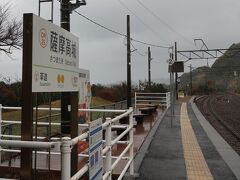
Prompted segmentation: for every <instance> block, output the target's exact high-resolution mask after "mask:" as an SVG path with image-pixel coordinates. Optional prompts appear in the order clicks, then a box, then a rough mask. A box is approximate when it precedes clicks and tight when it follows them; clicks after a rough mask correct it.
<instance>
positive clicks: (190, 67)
mask: <svg viewBox="0 0 240 180" xmlns="http://www.w3.org/2000/svg"><path fill="white" fill-rule="evenodd" d="M189 67H190V94H191V96H192V65H191V64H190V66H189Z"/></svg>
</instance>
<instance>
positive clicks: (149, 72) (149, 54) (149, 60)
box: [148, 47, 152, 88]
mask: <svg viewBox="0 0 240 180" xmlns="http://www.w3.org/2000/svg"><path fill="white" fill-rule="evenodd" d="M151 60H152V59H151V50H150V47H148V87H149V88H150V87H151Z"/></svg>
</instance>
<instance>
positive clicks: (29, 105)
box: [20, 14, 34, 180]
mask: <svg viewBox="0 0 240 180" xmlns="http://www.w3.org/2000/svg"><path fill="white" fill-rule="evenodd" d="M32 23H33V16H32V15H31V14H24V16H23V24H24V25H23V37H24V38H23V68H22V99H23V100H22V113H21V122H22V125H21V140H22V141H32V140H33V138H32V137H33V97H34V95H33V93H32V44H33V42H32V39H33V33H32V32H33V24H32ZM20 179H21V180H31V179H32V149H31V148H24V147H22V148H21V170H20Z"/></svg>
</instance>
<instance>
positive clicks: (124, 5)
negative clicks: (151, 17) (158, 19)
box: [117, 0, 169, 44]
mask: <svg viewBox="0 0 240 180" xmlns="http://www.w3.org/2000/svg"><path fill="white" fill-rule="evenodd" d="M117 1H118V2H119V3H120V4H121V5H122V6H123V7H124V8H125V9H127V10H128V11H129V12H130V13H131V14H132V15H133V16H135V17H136V18H137V19H138V20H139V21H140V22H141V23H142V24H143V25H144V26H145V27H146V28H148V29H149V30H150V31H151V32H152V33H153V34H155V36H157V37H159V33H157V32H156V31H155V30H154V29H152V28H151V27H150V26H149V25H147V24H146V23H145V22H144V21H143V20H142V19H141V18H140V17H139V16H138V15H137V14H136V13H134V12H133V11H132V10H131V9H130V8H128V6H127V5H126V4H125V3H123V2H122V1H121V0H117ZM159 38H160V39H161V40H163V41H164V42H165V43H167V44H169V42H167V41H166V40H165V39H163V38H162V37H159Z"/></svg>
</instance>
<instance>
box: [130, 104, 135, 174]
mask: <svg viewBox="0 0 240 180" xmlns="http://www.w3.org/2000/svg"><path fill="white" fill-rule="evenodd" d="M130 110H132V112H131V114H130V115H129V126H130V127H131V130H130V132H129V143H130V144H131V143H132V146H131V148H130V153H129V155H130V160H132V163H131V164H130V175H132V176H133V175H134V163H133V156H134V154H133V108H132V107H130Z"/></svg>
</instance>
